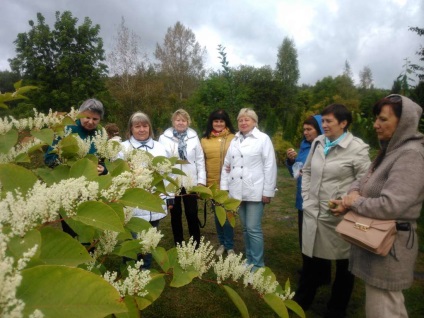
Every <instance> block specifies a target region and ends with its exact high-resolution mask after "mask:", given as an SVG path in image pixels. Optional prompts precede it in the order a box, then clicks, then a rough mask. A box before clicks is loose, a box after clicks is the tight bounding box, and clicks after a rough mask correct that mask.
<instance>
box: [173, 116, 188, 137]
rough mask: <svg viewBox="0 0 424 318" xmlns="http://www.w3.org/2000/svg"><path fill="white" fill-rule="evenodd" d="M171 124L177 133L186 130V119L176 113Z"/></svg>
mask: <svg viewBox="0 0 424 318" xmlns="http://www.w3.org/2000/svg"><path fill="white" fill-rule="evenodd" d="M172 126H173V127H174V129H175V130H176V131H178V132H179V133H182V132H184V131H186V130H187V128H188V121H187V120H186V119H185V118H184V117H182V116H179V115H178V116H176V117H175V118H174V121H173V122H172Z"/></svg>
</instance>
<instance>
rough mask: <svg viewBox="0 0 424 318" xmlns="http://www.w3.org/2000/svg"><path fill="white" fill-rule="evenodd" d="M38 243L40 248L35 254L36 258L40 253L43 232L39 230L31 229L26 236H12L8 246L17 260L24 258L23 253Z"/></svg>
mask: <svg viewBox="0 0 424 318" xmlns="http://www.w3.org/2000/svg"><path fill="white" fill-rule="evenodd" d="M36 244H37V245H38V248H37V252H36V254H35V255H34V257H35V258H36V257H38V256H39V255H40V246H41V234H40V232H39V231H38V230H31V231H29V232H27V233H26V234H25V236H24V237H20V236H14V237H12V238H11V239H10V241H9V242H8V243H7V248H8V251H9V253H10V254H11V256H13V258H14V259H15V260H17V259H20V258H22V256H23V254H24V253H26V252H28V250H29V249H30V248H32V247H34V245H36Z"/></svg>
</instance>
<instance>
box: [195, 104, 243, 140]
mask: <svg viewBox="0 0 424 318" xmlns="http://www.w3.org/2000/svg"><path fill="white" fill-rule="evenodd" d="M217 119H221V120H223V121H225V126H226V127H227V128H228V130H229V131H230V132H231V133H233V134H234V133H235V130H234V127H233V124H232V123H231V120H230V116H228V113H227V112H226V111H225V110H223V109H217V110H214V111H213V112H212V113H211V114H210V115H209V118H208V122H207V124H206V131H205V133H204V134H203V137H205V138H209V137H210V134H211V132H212V130H213V125H212V124H213V121H214V120H217Z"/></svg>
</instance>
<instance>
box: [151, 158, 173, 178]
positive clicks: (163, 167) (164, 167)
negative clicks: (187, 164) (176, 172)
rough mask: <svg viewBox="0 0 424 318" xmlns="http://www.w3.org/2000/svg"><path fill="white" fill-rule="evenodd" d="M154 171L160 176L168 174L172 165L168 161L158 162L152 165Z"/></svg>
mask: <svg viewBox="0 0 424 318" xmlns="http://www.w3.org/2000/svg"><path fill="white" fill-rule="evenodd" d="M154 169H155V170H156V171H157V172H158V173H159V174H160V175H165V174H170V173H171V172H172V164H171V161H170V160H169V159H166V160H164V161H162V162H158V163H157V164H156V165H154Z"/></svg>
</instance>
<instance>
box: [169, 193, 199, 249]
mask: <svg viewBox="0 0 424 318" xmlns="http://www.w3.org/2000/svg"><path fill="white" fill-rule="evenodd" d="M182 203H184V212H185V217H186V220H187V225H188V232H189V234H190V237H191V236H192V237H193V239H194V241H195V242H196V243H197V244H196V245H197V246H198V245H199V243H200V226H199V218H198V217H197V213H198V207H197V195H195V194H187V192H186V190H185V188H182V189H181V195H179V196H176V197H175V200H174V206H173V207H172V209H171V210H170V213H171V226H172V233H173V234H174V242H175V245H177V244H181V243H182V242H183V241H184V233H183V223H182V214H183V210H182V205H181V204H182Z"/></svg>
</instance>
